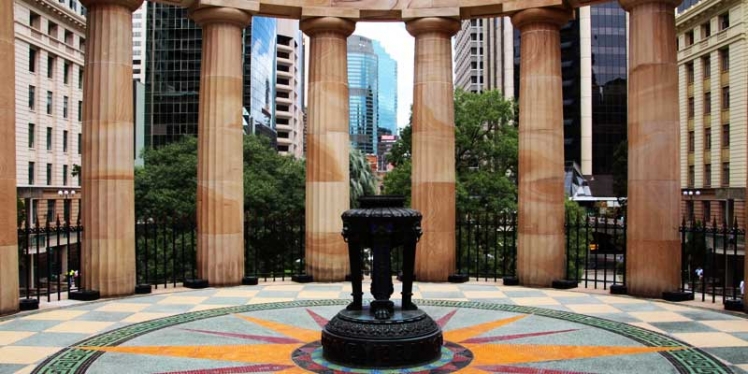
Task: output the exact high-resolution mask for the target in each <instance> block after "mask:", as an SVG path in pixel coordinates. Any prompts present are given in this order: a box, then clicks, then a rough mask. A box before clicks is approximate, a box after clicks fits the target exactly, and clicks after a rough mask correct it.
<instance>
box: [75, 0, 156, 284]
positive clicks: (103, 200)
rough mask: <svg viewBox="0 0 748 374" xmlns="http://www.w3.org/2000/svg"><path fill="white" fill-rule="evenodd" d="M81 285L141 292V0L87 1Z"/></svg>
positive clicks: (84, 3)
mask: <svg viewBox="0 0 748 374" xmlns="http://www.w3.org/2000/svg"><path fill="white" fill-rule="evenodd" d="M82 2H83V5H85V7H86V9H87V10H88V15H87V16H86V17H87V22H86V46H87V48H86V60H85V62H86V66H85V70H84V75H83V81H84V86H83V158H82V161H81V162H82V165H81V166H82V168H83V170H82V172H81V176H82V177H83V183H82V184H83V191H82V196H81V197H82V208H83V211H82V221H83V225H84V227H85V232H84V233H83V253H82V256H81V257H82V258H81V261H82V267H83V269H82V274H81V277H82V278H83V279H82V280H83V287H85V288H86V289H89V290H98V291H99V292H100V293H101V296H102V297H114V296H120V295H127V294H132V293H133V292H134V290H135V199H134V184H133V154H134V149H133V143H132V139H133V130H134V129H133V103H132V100H131V99H130V98H131V97H132V12H133V11H134V10H136V9H137V8H138V7H139V6H140V4H141V3H142V2H143V0H83V1H82Z"/></svg>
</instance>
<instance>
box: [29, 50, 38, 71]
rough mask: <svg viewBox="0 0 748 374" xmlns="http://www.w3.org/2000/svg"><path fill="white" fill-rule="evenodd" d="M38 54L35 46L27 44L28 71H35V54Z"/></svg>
mask: <svg viewBox="0 0 748 374" xmlns="http://www.w3.org/2000/svg"><path fill="white" fill-rule="evenodd" d="M37 54H38V51H37V50H36V48H32V47H30V46H29V71H30V72H32V73H36V56H37Z"/></svg>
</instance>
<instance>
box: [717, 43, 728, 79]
mask: <svg viewBox="0 0 748 374" xmlns="http://www.w3.org/2000/svg"><path fill="white" fill-rule="evenodd" d="M719 64H720V65H719V67H720V70H722V72H723V73H724V72H726V71H728V70H730V50H729V49H728V48H723V49H720V50H719Z"/></svg>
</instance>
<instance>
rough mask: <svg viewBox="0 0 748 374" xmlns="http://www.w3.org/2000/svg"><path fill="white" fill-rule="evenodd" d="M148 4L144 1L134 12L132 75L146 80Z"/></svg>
mask: <svg viewBox="0 0 748 374" xmlns="http://www.w3.org/2000/svg"><path fill="white" fill-rule="evenodd" d="M148 4H149V2H147V1H144V2H143V4H142V5H140V8H138V9H137V10H136V11H134V12H133V13H132V77H133V78H134V79H136V80H138V81H140V82H145V69H146V67H147V66H148V63H147V61H146V59H145V57H146V56H145V47H146V45H147V40H148V38H147V36H148V32H147V30H146V25H147V23H148Z"/></svg>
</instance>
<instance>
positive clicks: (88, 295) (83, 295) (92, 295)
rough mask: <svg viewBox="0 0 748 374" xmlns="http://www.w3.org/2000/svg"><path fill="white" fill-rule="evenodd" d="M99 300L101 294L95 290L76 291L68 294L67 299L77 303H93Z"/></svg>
mask: <svg viewBox="0 0 748 374" xmlns="http://www.w3.org/2000/svg"><path fill="white" fill-rule="evenodd" d="M100 298H101V294H100V293H99V291H97V290H78V291H73V292H70V294H69V295H68V299H70V300H78V301H94V300H98V299H100Z"/></svg>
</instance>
